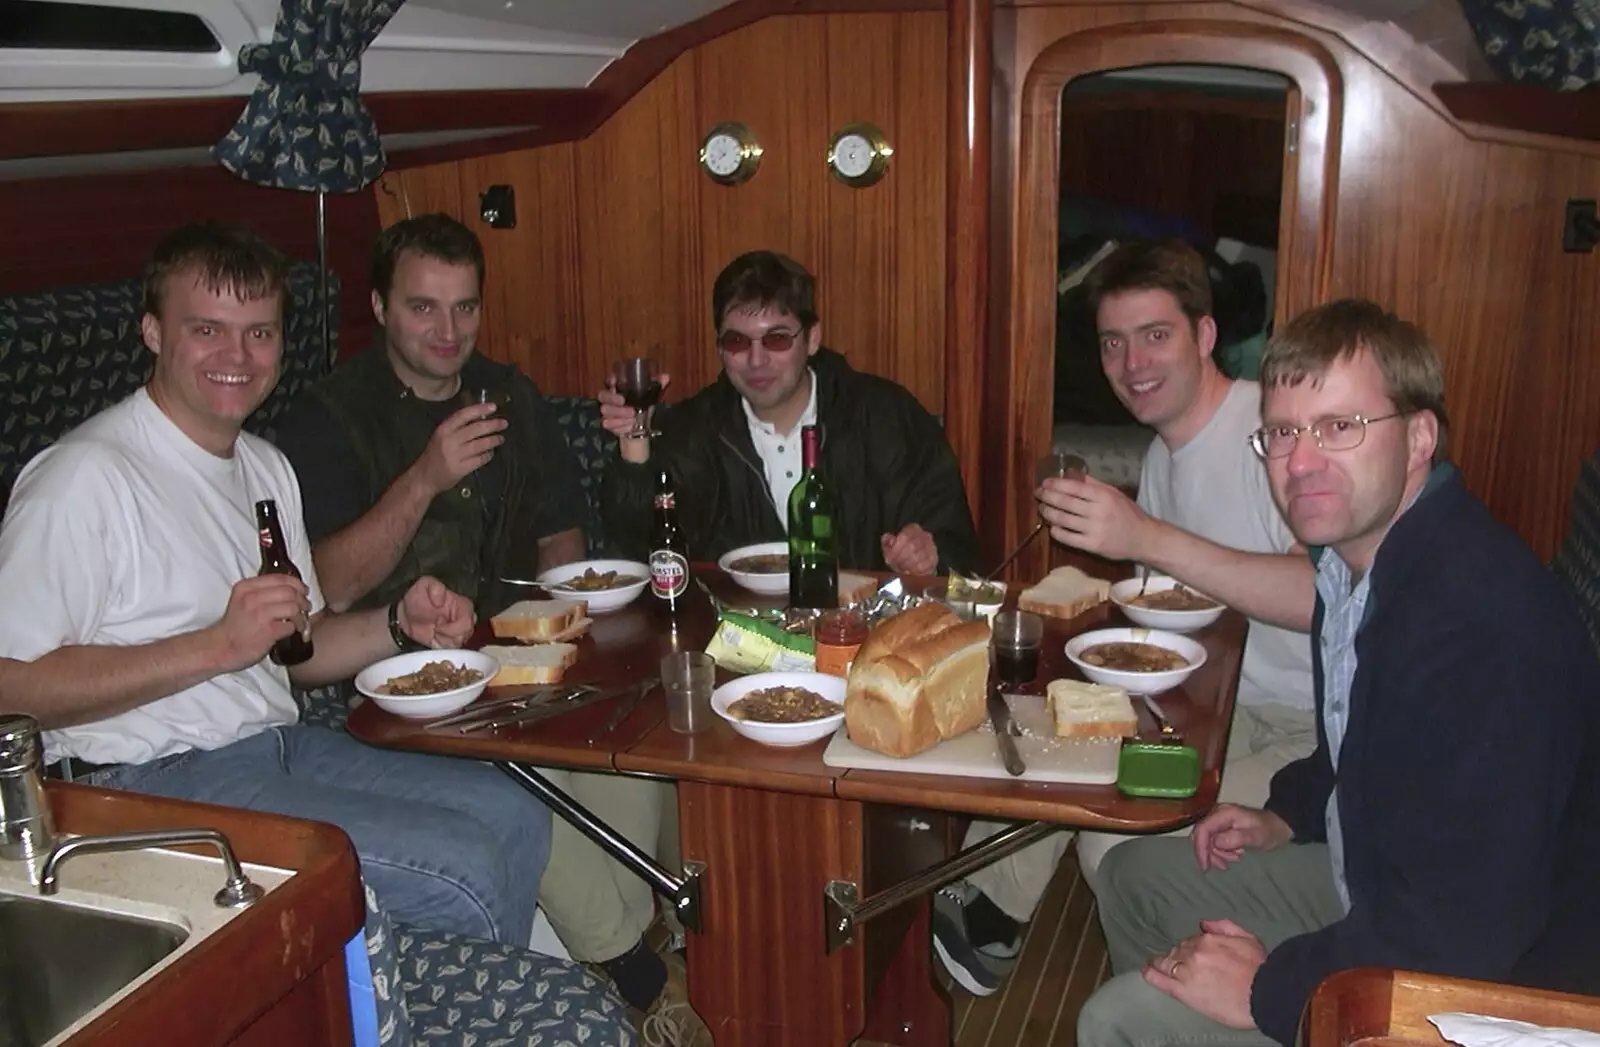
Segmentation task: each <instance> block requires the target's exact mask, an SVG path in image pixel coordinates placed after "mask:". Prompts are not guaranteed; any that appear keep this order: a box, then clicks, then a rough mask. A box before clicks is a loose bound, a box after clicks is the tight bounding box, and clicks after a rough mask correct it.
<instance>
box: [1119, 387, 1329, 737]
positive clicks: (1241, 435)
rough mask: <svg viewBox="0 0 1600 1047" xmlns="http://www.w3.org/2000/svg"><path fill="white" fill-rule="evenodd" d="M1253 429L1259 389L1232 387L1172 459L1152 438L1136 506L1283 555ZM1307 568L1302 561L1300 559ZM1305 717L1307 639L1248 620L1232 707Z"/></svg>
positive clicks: (1309, 701)
mask: <svg viewBox="0 0 1600 1047" xmlns="http://www.w3.org/2000/svg"><path fill="white" fill-rule="evenodd" d="M1260 426H1261V387H1260V386H1259V385H1257V384H1256V383H1255V382H1244V381H1237V382H1234V383H1233V386H1232V388H1230V389H1229V390H1228V395H1227V397H1226V398H1225V399H1224V400H1223V401H1222V404H1221V406H1219V407H1218V408H1217V413H1216V414H1215V415H1214V416H1212V418H1211V421H1209V422H1207V423H1206V426H1205V428H1204V429H1202V430H1200V432H1199V433H1198V434H1197V435H1196V436H1195V437H1194V439H1192V440H1190V441H1189V442H1188V443H1186V444H1184V445H1183V447H1182V448H1180V449H1179V450H1178V452H1177V453H1176V454H1174V453H1172V452H1171V451H1170V450H1168V449H1167V445H1166V443H1165V442H1164V441H1163V440H1162V439H1161V438H1160V437H1159V436H1158V437H1156V438H1155V440H1154V441H1152V443H1151V444H1150V451H1149V453H1148V454H1146V455H1145V458H1144V468H1143V470H1142V471H1141V472H1140V475H1139V505H1140V506H1141V507H1142V508H1143V509H1144V511H1145V512H1147V513H1149V514H1150V515H1151V516H1154V517H1156V518H1157V519H1161V520H1165V521H1167V522H1168V523H1171V524H1174V525H1176V526H1178V527H1181V528H1183V529H1184V530H1186V531H1189V532H1190V533H1192V534H1197V535H1199V536H1200V537H1202V538H1206V539H1209V540H1210V541H1213V542H1216V543H1217V544H1218V545H1226V546H1228V547H1230V548H1233V549H1239V550H1242V551H1244V552H1248V553H1286V552H1288V551H1289V550H1290V549H1291V548H1292V547H1293V546H1294V542H1295V539H1294V534H1293V532H1291V531H1290V530H1289V525H1288V524H1286V523H1285V522H1284V520H1283V516H1282V514H1280V513H1279V512H1278V507H1277V505H1276V504H1275V503H1274V502H1273V500H1272V489H1271V487H1270V486H1269V484H1268V482H1267V469H1266V465H1265V463H1263V462H1262V461H1261V459H1260V458H1258V457H1256V453H1255V451H1253V450H1252V449H1251V447H1250V442H1249V441H1250V433H1251V432H1252V431H1254V430H1255V429H1258V428H1260ZM1307 562H1308V563H1309V561H1307ZM1267 703H1274V704H1278V705H1288V706H1292V707H1294V708H1296V709H1304V710H1307V711H1310V710H1311V709H1313V708H1314V707H1315V703H1314V701H1313V698H1312V685H1311V638H1310V637H1309V636H1308V635H1307V634H1305V633H1297V632H1292V631H1290V630H1288V629H1280V628H1278V627H1277V626H1273V625H1267V624H1265V623H1262V622H1258V621H1255V620H1253V619H1252V620H1251V622H1250V633H1249V635H1248V637H1247V638H1246V640H1245V645H1244V665H1243V667H1242V668H1241V669H1240V672H1239V704H1241V705H1250V706H1255V705H1263V704H1267Z"/></svg>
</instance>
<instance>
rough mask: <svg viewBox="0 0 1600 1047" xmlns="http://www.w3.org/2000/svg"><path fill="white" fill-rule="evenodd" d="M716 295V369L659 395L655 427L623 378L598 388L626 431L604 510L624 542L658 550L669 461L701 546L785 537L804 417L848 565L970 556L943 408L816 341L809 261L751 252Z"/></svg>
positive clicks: (906, 566) (904, 564) (611, 532)
mask: <svg viewBox="0 0 1600 1047" xmlns="http://www.w3.org/2000/svg"><path fill="white" fill-rule="evenodd" d="M711 305H712V315H713V317H714V319H715V322H716V328H717V348H718V353H719V355H720V356H721V358H722V374H721V375H720V376H719V377H718V378H717V380H716V381H715V382H713V383H712V384H711V385H709V386H707V387H706V388H704V389H702V390H700V391H699V392H698V393H696V394H694V395H693V396H691V397H689V398H688V399H687V400H685V401H683V402H682V403H680V404H675V405H673V406H672V407H670V408H664V409H663V410H661V411H660V413H659V416H658V417H657V418H656V425H657V428H658V429H659V430H660V433H659V436H657V437H656V439H655V440H654V441H653V442H652V440H651V439H650V438H649V437H640V438H635V437H633V436H631V435H629V430H630V429H631V427H632V426H633V423H634V412H633V410H632V409H631V408H628V407H625V406H623V403H622V397H621V396H619V395H617V393H616V391H615V390H612V389H607V390H605V391H603V392H601V393H600V402H601V414H602V416H603V418H604V420H605V426H606V428H607V429H609V430H611V431H612V432H614V433H616V434H617V435H618V437H619V438H621V441H622V454H621V455H620V460H618V461H616V462H614V463H613V464H612V465H611V466H610V468H609V469H608V471H607V473H606V477H605V482H604V487H603V493H602V515H603V517H604V520H605V526H606V533H607V535H608V536H609V537H610V538H611V540H612V541H614V542H616V543H617V545H618V546H619V548H620V549H621V550H622V551H623V552H624V553H625V554H626V555H628V556H632V557H634V558H636V559H644V557H645V556H646V555H647V554H648V552H649V550H648V544H649V536H650V525H651V519H652V518H651V511H650V507H651V499H652V496H653V494H654V492H655V485H656V476H657V472H658V470H659V469H660V468H661V467H662V466H665V467H666V468H667V470H668V471H669V472H670V473H671V475H672V480H673V483H674V485H675V490H676V494H677V500H678V515H679V519H680V522H681V523H682V525H683V527H684V530H685V531H686V533H687V537H688V541H689V551H690V555H691V556H692V557H694V558H695V559H700V560H714V559H716V558H717V557H719V556H721V555H722V554H723V553H725V552H727V551H729V550H730V549H737V548H739V547H741V546H745V545H751V544H754V543H756V542H770V541H783V539H784V536H785V534H786V533H787V530H788V500H789V492H790V491H791V490H792V489H793V488H794V485H795V484H796V483H797V482H798V481H799V478H800V473H801V465H800V428H801V426H803V425H810V424H817V425H820V426H821V427H822V434H823V435H822V455H821V469H822V474H823V476H824V477H825V478H826V479H827V480H828V482H829V483H830V484H831V485H832V487H833V493H834V499H835V502H836V505H837V511H838V518H837V519H836V520H835V524H836V526H837V528H838V531H837V539H836V541H837V549H838V554H839V565H840V566H841V567H853V568H858V569H867V570H882V569H884V568H888V569H889V570H892V571H897V572H900V573H905V574H932V573H935V572H941V571H945V570H950V569H955V570H962V571H972V570H974V569H976V567H977V559H978V542H977V536H976V535H975V534H974V532H973V527H972V514H971V513H970V512H969V511H968V509H967V499H966V494H965V491H964V490H963V488H962V485H961V472H960V470H959V469H958V468H957V466H956V459H955V455H954V454H953V453H952V452H951V450H950V445H949V443H948V442H946V440H945V438H944V431H943V430H942V429H941V428H940V426H939V422H938V421H937V420H936V419H935V418H934V417H933V416H932V415H930V414H929V413H928V412H927V411H926V410H924V409H923V407H922V405H921V404H919V403H918V402H917V400H916V398H915V397H914V396H912V395H911V394H910V393H909V392H907V391H906V390H905V389H904V388H903V387H901V386H899V385H896V384H895V383H894V382H891V381H889V380H888V379H885V378H879V377H877V376H876V375H870V374H864V373H862V372H860V371H857V370H855V369H853V368H852V367H851V366H850V365H849V364H848V363H847V362H845V359H844V357H842V356H840V355H838V354H837V353H834V352H832V351H831V350H828V349H824V348H822V325H821V323H820V322H819V321H818V319H817V313H816V306H815V291H814V281H813V280H812V277H811V274H810V273H808V272H806V270H805V269H804V268H803V267H801V266H800V265H799V263H797V262H795V261H794V260H793V259H790V258H786V257H784V256H783V255H780V254H775V253H773V252H771V251H752V252H750V253H749V254H744V255H740V256H739V257H738V258H735V259H734V260H733V261H732V262H731V263H729V264H728V266H727V268H725V269H723V271H722V272H721V274H720V275H718V277H717V280H716V283H715V285H714V286H713V288H712V303H711ZM667 381H668V378H667V376H665V375H663V376H662V382H663V385H665V384H666V382H667Z"/></svg>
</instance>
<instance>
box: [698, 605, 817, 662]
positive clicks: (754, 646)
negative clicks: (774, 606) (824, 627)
mask: <svg viewBox="0 0 1600 1047" xmlns="http://www.w3.org/2000/svg"><path fill="white" fill-rule="evenodd" d="M706 653H707V654H709V655H710V656H711V657H712V659H713V660H714V661H715V662H716V663H717V664H718V665H720V666H722V668H724V669H726V670H728V671H729V672H733V673H767V672H790V673H809V672H812V671H814V670H815V669H816V664H817V657H816V643H815V641H813V640H812V638H811V634H810V633H791V632H787V631H785V630H784V629H783V627H782V626H780V625H777V624H774V623H772V622H765V621H762V620H760V619H759V618H753V617H751V616H750V615H746V614H738V613H736V612H733V611H724V612H723V613H722V616H721V617H720V618H719V619H718V620H717V629H716V632H714V633H712V635H711V642H710V643H708V644H706Z"/></svg>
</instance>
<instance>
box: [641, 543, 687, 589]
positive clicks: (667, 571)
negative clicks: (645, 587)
mask: <svg viewBox="0 0 1600 1047" xmlns="http://www.w3.org/2000/svg"><path fill="white" fill-rule="evenodd" d="M688 588H689V561H688V560H687V559H685V558H684V556H683V554H682V553H677V552H673V551H672V550H671V549H657V550H656V551H655V552H653V553H651V554H650V591H651V592H652V593H654V594H655V595H656V596H658V597H660V598H661V599H663V600H668V599H675V598H677V597H679V596H682V595H683V594H684V592H685V591H686V590H687V589H688Z"/></svg>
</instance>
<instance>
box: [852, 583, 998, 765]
mask: <svg viewBox="0 0 1600 1047" xmlns="http://www.w3.org/2000/svg"><path fill="white" fill-rule="evenodd" d="M988 680H989V626H988V623H986V622H981V621H978V622H963V621H962V620H961V619H960V618H959V617H957V615H956V613H955V612H954V611H952V610H950V609H949V608H948V607H945V606H943V605H941V604H923V605H921V606H919V607H914V608H912V609H911V610H909V611H905V612H903V613H901V614H899V615H896V616H895V617H894V618H891V619H890V620H889V621H887V622H885V623H884V624H882V625H880V626H878V627H877V628H876V629H875V630H873V632H872V634H871V635H870V636H869V637H868V638H867V641H866V642H865V643H863V644H862V645H861V650H859V651H858V652H856V657H855V662H854V663H853V664H852V666H851V668H850V680H849V684H848V686H847V688H846V691H845V700H844V722H845V730H846V731H847V732H848V734H849V736H850V740H851V741H852V742H855V743H856V744H857V745H859V746H861V747H862V748H865V749H872V750H874V751H875V752H880V753H884V754H885V755H888V756H900V757H905V756H915V755H916V754H917V753H920V752H924V751H926V750H928V749H931V748H933V747H934V746H935V745H938V744H939V743H940V742H941V741H944V740H945V739H946V738H954V737H955V736H956V735H959V734H965V733H966V732H967V731H970V730H972V729H973V728H974V727H976V726H978V724H980V723H982V722H983V720H984V717H985V715H986V707H985V704H984V697H985V689H986V688H987V686H988Z"/></svg>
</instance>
